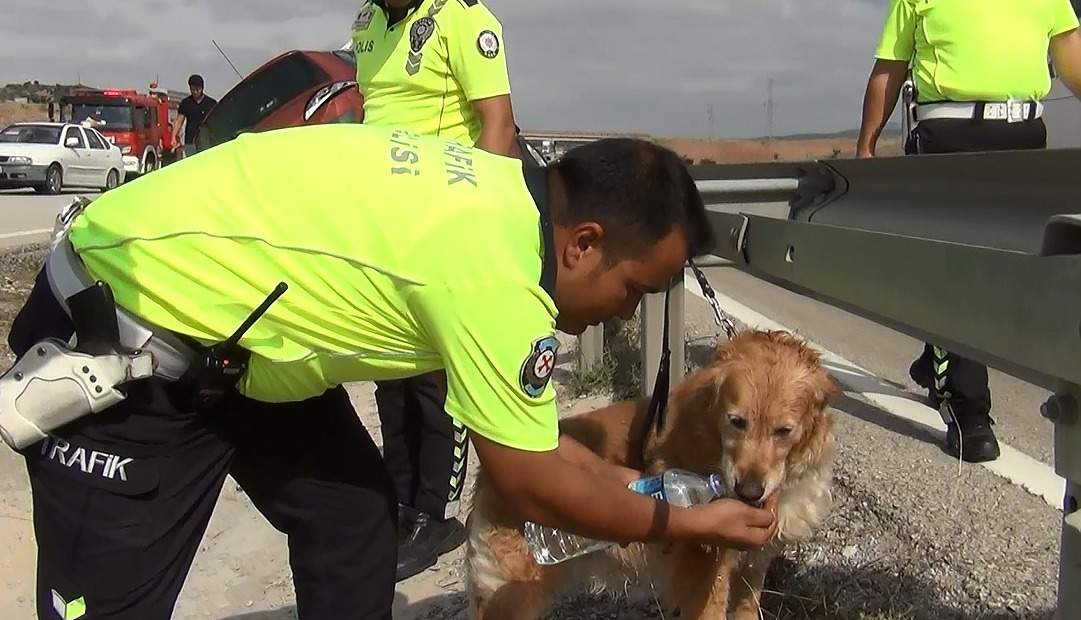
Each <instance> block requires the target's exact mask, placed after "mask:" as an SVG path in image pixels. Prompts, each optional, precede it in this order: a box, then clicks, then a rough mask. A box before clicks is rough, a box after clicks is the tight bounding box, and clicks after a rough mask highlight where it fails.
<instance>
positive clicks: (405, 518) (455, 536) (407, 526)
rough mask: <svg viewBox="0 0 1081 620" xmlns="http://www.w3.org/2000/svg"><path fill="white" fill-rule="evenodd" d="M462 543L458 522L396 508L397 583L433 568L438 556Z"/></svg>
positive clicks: (408, 509) (462, 535) (417, 511)
mask: <svg viewBox="0 0 1081 620" xmlns="http://www.w3.org/2000/svg"><path fill="white" fill-rule="evenodd" d="M464 542H465V526H463V525H462V523H461V522H460V521H458V520H457V519H448V520H446V521H440V520H438V519H436V518H435V517H433V516H432V515H430V514H428V513H425V512H420V511H419V510H416V509H414V508H410V507H409V506H403V505H399V506H398V574H397V580H398V581H402V580H404V579H409V578H410V577H412V576H413V575H416V574H418V573H420V572H422V571H424V570H426V569H427V568H429V567H431V566H434V565H435V563H436V562H437V561H438V560H439V556H441V555H443V554H444V553H449V552H451V551H454V550H455V549H457V548H458V547H460V546H461V545H462V543H464Z"/></svg>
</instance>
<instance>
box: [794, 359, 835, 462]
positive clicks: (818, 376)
mask: <svg viewBox="0 0 1081 620" xmlns="http://www.w3.org/2000/svg"><path fill="white" fill-rule="evenodd" d="M805 380H806V381H807V382H808V385H807V388H808V389H807V390H806V392H805V394H806V397H805V398H806V400H805V402H803V403H801V406H802V409H803V411H802V413H803V420H804V429H803V435H802V436H801V437H800V441H799V443H798V444H796V446H795V447H794V448H793V449H792V451H791V452H790V453H789V455H788V461H789V466H790V469H791V472H792V473H793V474H794V475H796V476H799V475H801V474H802V473H803V472H804V471H806V470H808V469H813V468H816V467H818V466H820V465H822V464H823V463H824V462H826V461H827V460H829V459H831V458H832V457H833V432H832V431H833V416H832V415H831V414H830V412H829V411H828V410H827V406H828V405H829V402H830V401H831V400H833V399H834V398H836V397H837V396H838V395H840V393H841V390H840V388H839V387H838V386H837V383H836V382H834V380H833V378H831V377H830V376H829V373H827V372H826V371H825V369H823V368H822V367H821V366H819V367H818V368H816V369H815V371H814V372H812V373H811V374H810V375H809V376H808V377H807V378H806V379H805Z"/></svg>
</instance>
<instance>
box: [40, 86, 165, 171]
mask: <svg viewBox="0 0 1081 620" xmlns="http://www.w3.org/2000/svg"><path fill="white" fill-rule="evenodd" d="M182 97H183V94H182V93H179V92H175V91H166V90H162V89H159V88H157V84H153V83H152V84H151V85H150V90H149V92H147V93H140V92H137V91H135V90H120V89H108V90H96V89H80V90H76V91H74V92H72V93H71V94H70V95H68V96H66V97H63V98H62V99H61V100H60V120H62V121H66V122H69V123H85V124H87V125H90V126H92V127H94V128H95V129H97V130H98V131H99V132H101V134H102V135H104V136H105V137H106V138H108V139H109V141H110V142H113V143H114V144H116V145H117V146H119V147H120V150H121V152H122V153H123V154H124V169H125V170H126V171H127V176H128V177H129V178H130V177H132V176H134V175H139V174H146V173H148V172H152V171H154V170H157V169H158V168H160V167H161V166H162V165H164V164H168V163H170V162H171V161H172V160H173V158H174V156H173V149H174V144H173V132H172V124H173V123H174V122H175V121H176V115H177V108H178V107H179V104H180V99H181V98H182Z"/></svg>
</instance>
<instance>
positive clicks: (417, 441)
mask: <svg viewBox="0 0 1081 620" xmlns="http://www.w3.org/2000/svg"><path fill="white" fill-rule="evenodd" d="M444 376H445V375H443V374H442V373H431V374H427V375H420V376H417V377H410V378H408V379H399V380H395V381H380V382H378V383H376V390H375V399H376V404H377V406H378V408H379V420H380V424H381V430H382V433H383V461H384V462H385V463H386V466H387V470H388V471H389V472H390V476H391V479H393V480H394V488H395V490H396V491H397V493H398V501H399V502H401V503H402V504H405V505H407V506H409V507H411V508H414V509H416V510H419V511H420V512H424V513H427V514H429V515H432V516H433V517H434V518H435V519H437V520H443V519H449V518H452V517H454V516H456V513H457V509H458V500H459V498H460V497H461V493H462V486H464V484H465V473H466V459H467V458H468V450H469V441H468V437H467V433H466V429H465V427H464V426H462V425H461V424H460V423H458V422H457V421H455V420H454V419H453V418H451V417H450V415H448V414H447V413H446V411H445V410H444V403H445V402H446V398H447V393H446V380H445V379H444Z"/></svg>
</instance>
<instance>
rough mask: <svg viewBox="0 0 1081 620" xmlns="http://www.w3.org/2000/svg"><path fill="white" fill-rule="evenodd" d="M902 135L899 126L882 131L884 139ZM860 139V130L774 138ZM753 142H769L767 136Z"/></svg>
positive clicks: (775, 138) (777, 137)
mask: <svg viewBox="0 0 1081 620" xmlns="http://www.w3.org/2000/svg"><path fill="white" fill-rule="evenodd" d="M900 135H901V128H900V127H899V126H887V127H886V128H885V129H884V130H883V131H882V137H884V138H896V137H899V136H900ZM858 137H860V130H859V129H847V130H845V131H834V132H826V133H796V134H790V135H787V136H774V137H773V139H774V140H842V139H846V140H855V139H856V138H858ZM752 139H753V140H768V139H769V138H766V137H765V136H762V137H759V138H752Z"/></svg>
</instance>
